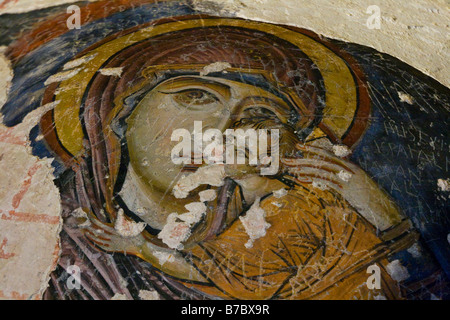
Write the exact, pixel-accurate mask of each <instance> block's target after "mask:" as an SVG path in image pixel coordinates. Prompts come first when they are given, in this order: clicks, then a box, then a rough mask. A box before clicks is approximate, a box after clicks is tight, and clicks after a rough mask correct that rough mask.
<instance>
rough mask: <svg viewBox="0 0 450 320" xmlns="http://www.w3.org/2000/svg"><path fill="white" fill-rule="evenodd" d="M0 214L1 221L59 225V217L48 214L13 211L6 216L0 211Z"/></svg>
mask: <svg viewBox="0 0 450 320" xmlns="http://www.w3.org/2000/svg"><path fill="white" fill-rule="evenodd" d="M0 214H1V216H0V218H1V219H2V220H10V221H20V222H36V223H48V224H59V217H55V216H50V215H48V214H34V213H26V212H16V211H14V210H11V211H9V212H8V214H6V213H2V212H1V210H0Z"/></svg>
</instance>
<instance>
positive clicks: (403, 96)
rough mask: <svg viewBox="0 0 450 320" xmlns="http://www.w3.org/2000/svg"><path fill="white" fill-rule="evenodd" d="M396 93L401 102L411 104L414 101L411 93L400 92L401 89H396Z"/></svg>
mask: <svg viewBox="0 0 450 320" xmlns="http://www.w3.org/2000/svg"><path fill="white" fill-rule="evenodd" d="M397 94H398V97H399V98H400V101H401V102H406V103H407V104H411V105H412V104H413V103H414V98H413V97H411V95H409V94H407V93H405V92H402V91H398V92H397Z"/></svg>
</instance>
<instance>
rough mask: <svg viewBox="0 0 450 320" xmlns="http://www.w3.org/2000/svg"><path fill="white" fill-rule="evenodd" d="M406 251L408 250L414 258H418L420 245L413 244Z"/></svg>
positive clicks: (420, 254)
mask: <svg viewBox="0 0 450 320" xmlns="http://www.w3.org/2000/svg"><path fill="white" fill-rule="evenodd" d="M406 251H408V252H409V253H410V254H411V255H412V256H413V257H414V258H420V257H421V256H422V253H421V252H420V247H419V245H418V244H417V243H415V244H413V245H412V246H411V247H409V248H408V249H407V250H406Z"/></svg>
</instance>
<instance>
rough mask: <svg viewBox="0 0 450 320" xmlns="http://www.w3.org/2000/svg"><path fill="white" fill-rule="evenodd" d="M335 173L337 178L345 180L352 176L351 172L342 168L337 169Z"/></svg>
mask: <svg viewBox="0 0 450 320" xmlns="http://www.w3.org/2000/svg"><path fill="white" fill-rule="evenodd" d="M337 175H338V177H339V179H341V180H342V181H345V182H348V181H349V180H350V179H351V178H352V174H351V173H349V172H347V171H344V170H341V171H339V172H338V174H337Z"/></svg>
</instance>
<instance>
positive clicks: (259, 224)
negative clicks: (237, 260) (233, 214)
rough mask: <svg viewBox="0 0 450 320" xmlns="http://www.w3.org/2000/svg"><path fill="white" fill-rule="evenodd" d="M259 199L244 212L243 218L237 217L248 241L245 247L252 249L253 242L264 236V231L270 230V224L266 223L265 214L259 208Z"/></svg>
mask: <svg viewBox="0 0 450 320" xmlns="http://www.w3.org/2000/svg"><path fill="white" fill-rule="evenodd" d="M260 201H261V198H256V200H255V202H254V203H253V205H252V206H251V208H250V209H249V210H248V211H247V212H246V214H245V216H241V217H239V219H240V220H241V222H242V225H243V226H244V228H245V231H246V232H247V234H248V236H249V237H250V239H249V240H248V242H247V243H246V244H245V247H246V248H247V249H248V248H251V247H253V242H254V241H255V240H257V239H259V238H262V237H264V236H265V235H266V230H267V229H268V228H270V224H269V223H267V222H266V220H265V215H266V212H265V211H264V209H262V208H261V207H260V206H259V203H260Z"/></svg>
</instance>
